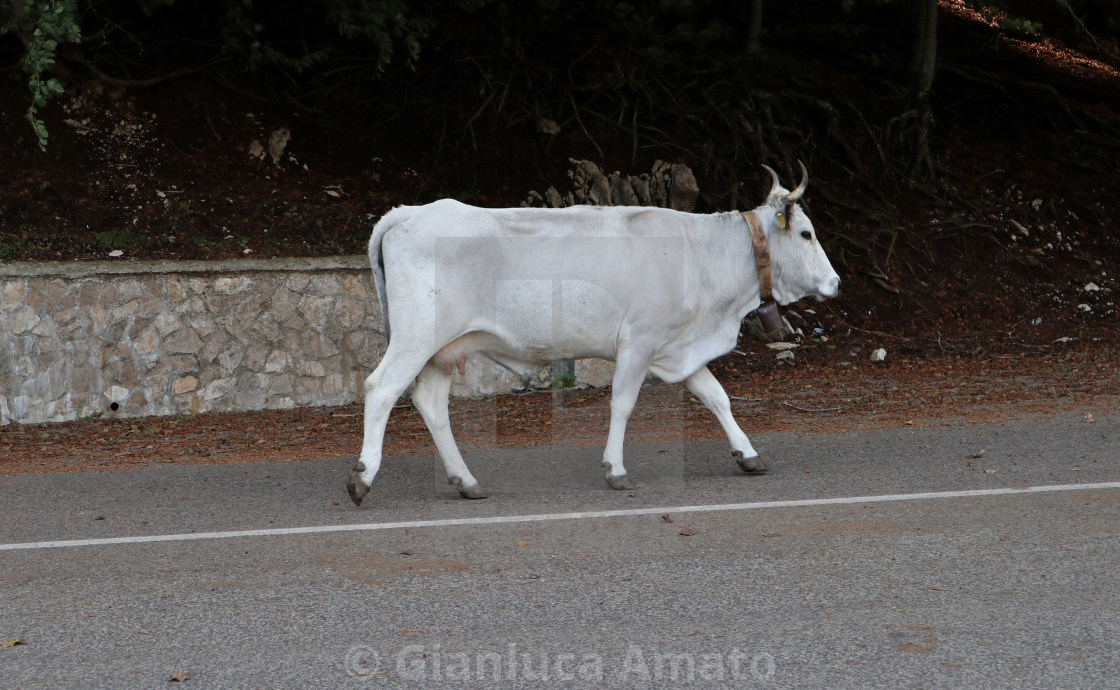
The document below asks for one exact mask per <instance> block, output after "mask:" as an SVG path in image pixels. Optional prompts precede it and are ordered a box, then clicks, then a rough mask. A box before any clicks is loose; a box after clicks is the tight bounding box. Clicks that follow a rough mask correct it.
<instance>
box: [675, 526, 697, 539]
mask: <svg viewBox="0 0 1120 690" xmlns="http://www.w3.org/2000/svg"><path fill="white" fill-rule="evenodd" d="M695 534H700V530H695V529H692V528H691V527H685V528H683V529H682V530H681V531H680V535H681V536H682V537H691V536H693V535H695Z"/></svg>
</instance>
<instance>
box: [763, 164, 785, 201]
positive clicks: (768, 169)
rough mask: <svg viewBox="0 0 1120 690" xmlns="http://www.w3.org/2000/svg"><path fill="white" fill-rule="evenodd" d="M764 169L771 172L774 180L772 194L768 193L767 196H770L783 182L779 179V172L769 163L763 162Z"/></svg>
mask: <svg viewBox="0 0 1120 690" xmlns="http://www.w3.org/2000/svg"><path fill="white" fill-rule="evenodd" d="M762 169H763V170H765V171H766V172H768V173H770V179H771V180H773V182H772V183H771V184H770V194H767V195H766V196H767V197H769V196H770V195H771V194H773V193H774V192H776V191H778V189H779V188H780V187H781V186H782V183H781V182H780V181H778V173H776V172H774V169H773V168H771V167H770V166H769V165H766V164H763V166H762Z"/></svg>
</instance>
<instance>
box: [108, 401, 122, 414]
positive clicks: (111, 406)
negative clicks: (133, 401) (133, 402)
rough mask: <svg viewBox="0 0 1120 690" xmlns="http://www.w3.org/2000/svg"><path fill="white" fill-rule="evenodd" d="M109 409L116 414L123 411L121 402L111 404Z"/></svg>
mask: <svg viewBox="0 0 1120 690" xmlns="http://www.w3.org/2000/svg"><path fill="white" fill-rule="evenodd" d="M109 409H110V410H112V411H113V412H116V411H117V410H119V409H121V404H120V403H119V402H113V403H109Z"/></svg>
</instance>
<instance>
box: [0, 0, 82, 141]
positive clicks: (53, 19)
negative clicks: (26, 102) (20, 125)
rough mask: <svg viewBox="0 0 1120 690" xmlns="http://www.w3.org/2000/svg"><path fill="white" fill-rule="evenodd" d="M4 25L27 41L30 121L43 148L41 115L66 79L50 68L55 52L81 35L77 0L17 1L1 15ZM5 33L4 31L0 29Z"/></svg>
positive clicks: (25, 66)
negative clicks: (51, 72)
mask: <svg viewBox="0 0 1120 690" xmlns="http://www.w3.org/2000/svg"><path fill="white" fill-rule="evenodd" d="M0 19H2V20H3V21H2V22H0V29H3V30H4V31H12V32H13V33H15V34H16V35H17V36H19V37H20V39H21V40H22V41H23V46H24V54H23V59H21V60H20V67H21V68H22V69H23V71H24V72H25V73H26V74H27V76H28V84H27V85H28V88H29V89H30V91H31V105H30V106H29V107H28V109H27V121H28V122H29V123H31V128H32V130H34V132H35V136H37V137H38V139H39V148H41V149H43V150H46V148H47V137H48V134H47V127H46V125H45V124H44V123H43V120H42V118H41V117H39V109H40V108H43V107H45V106H46V105H47V101H49V100H50V99H51V98H54V97H55V96H58V95H59V94H61V93H62V92H63V88H62V83H61V82H60V81H59V80H58V79H57V78H55V77H48V76H46V75H47V72H48V70H50V68H51V66H52V65H54V63H55V52H56V51H57V49H58V46H59V45H60V44H63V43H77V42H78V40H79V39H81V28H80V27H79V24H78V22H79V15H78V2H77V0H24V2H23V5H22V6H20V5H18V4H16V3H13V4H12V5H11V6H9V7H8V8H7V10H6V12H5V14H4V15H0ZM0 33H2V31H0Z"/></svg>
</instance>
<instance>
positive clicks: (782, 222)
mask: <svg viewBox="0 0 1120 690" xmlns="http://www.w3.org/2000/svg"><path fill="white" fill-rule="evenodd" d="M778 227H779V228H781V229H782V230H785V229H786V214H784V213H782V212H781V211H778Z"/></svg>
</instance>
